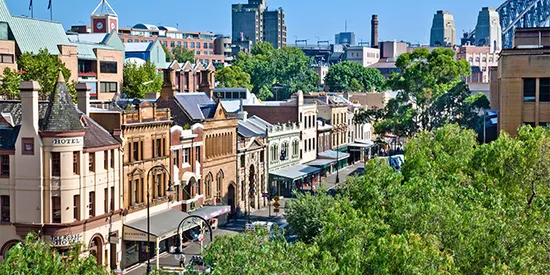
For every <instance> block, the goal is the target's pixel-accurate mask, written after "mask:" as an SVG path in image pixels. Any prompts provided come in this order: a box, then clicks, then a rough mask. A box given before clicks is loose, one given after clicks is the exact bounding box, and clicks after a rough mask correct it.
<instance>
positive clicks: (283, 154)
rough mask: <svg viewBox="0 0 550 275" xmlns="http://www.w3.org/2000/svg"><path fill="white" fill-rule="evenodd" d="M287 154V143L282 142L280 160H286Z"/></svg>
mask: <svg viewBox="0 0 550 275" xmlns="http://www.w3.org/2000/svg"><path fill="white" fill-rule="evenodd" d="M287 152H288V143H287V142H284V143H283V146H282V147H281V160H286V159H287Z"/></svg>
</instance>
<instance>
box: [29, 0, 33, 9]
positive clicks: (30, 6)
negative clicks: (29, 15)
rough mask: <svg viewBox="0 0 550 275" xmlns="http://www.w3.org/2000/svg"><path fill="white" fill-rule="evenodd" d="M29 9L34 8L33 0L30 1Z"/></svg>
mask: <svg viewBox="0 0 550 275" xmlns="http://www.w3.org/2000/svg"><path fill="white" fill-rule="evenodd" d="M29 10H32V0H31V2H30V3H29Z"/></svg>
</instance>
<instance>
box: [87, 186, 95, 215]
mask: <svg viewBox="0 0 550 275" xmlns="http://www.w3.org/2000/svg"><path fill="white" fill-rule="evenodd" d="M89 195H90V196H89V206H88V207H89V208H90V210H89V214H90V217H91V216H95V192H94V191H92V192H90V193H89Z"/></svg>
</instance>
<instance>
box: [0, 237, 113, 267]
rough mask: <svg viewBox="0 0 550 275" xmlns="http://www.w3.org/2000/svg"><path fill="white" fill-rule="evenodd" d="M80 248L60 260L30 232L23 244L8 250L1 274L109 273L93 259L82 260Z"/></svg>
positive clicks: (77, 247)
mask: <svg viewBox="0 0 550 275" xmlns="http://www.w3.org/2000/svg"><path fill="white" fill-rule="evenodd" d="M80 251H81V246H80V245H77V246H75V247H73V248H72V249H71V250H70V251H69V252H68V253H67V254H66V255H65V257H63V256H62V255H61V254H60V253H59V252H58V251H57V250H55V249H54V248H52V247H51V246H50V245H48V244H46V243H45V242H44V241H42V240H41V239H40V238H39V237H38V236H37V235H35V234H34V233H29V234H28V235H27V237H26V238H25V241H24V242H22V243H19V244H17V245H15V246H14V247H13V248H11V249H10V250H9V253H8V256H7V258H5V259H4V261H3V262H2V263H1V264H0V274H6V275H8V274H36V275H38V274H58V275H64V274H67V275H69V274H90V275H92V274H109V272H108V271H107V269H106V268H104V267H101V266H98V265H97V263H96V260H95V257H93V256H88V257H81V255H80Z"/></svg>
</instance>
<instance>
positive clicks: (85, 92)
mask: <svg viewBox="0 0 550 275" xmlns="http://www.w3.org/2000/svg"><path fill="white" fill-rule="evenodd" d="M90 90H92V88H91V87H90V85H88V83H83V82H80V83H78V85H76V101H77V105H78V109H80V111H82V112H83V113H84V114H86V115H89V114H90V93H89V92H90Z"/></svg>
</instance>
